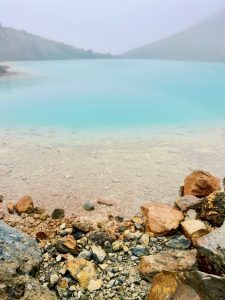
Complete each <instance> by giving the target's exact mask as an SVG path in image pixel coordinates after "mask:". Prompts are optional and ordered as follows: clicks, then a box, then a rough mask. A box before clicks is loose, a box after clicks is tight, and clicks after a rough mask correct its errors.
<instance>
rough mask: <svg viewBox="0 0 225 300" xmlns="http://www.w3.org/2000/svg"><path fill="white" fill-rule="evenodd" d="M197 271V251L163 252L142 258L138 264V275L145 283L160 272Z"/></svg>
mask: <svg viewBox="0 0 225 300" xmlns="http://www.w3.org/2000/svg"><path fill="white" fill-rule="evenodd" d="M196 269H197V250H196V249H193V250H188V251H178V250H175V251H173V252H163V253H158V254H154V255H149V256H143V257H142V258H141V261H140V264H139V273H140V275H141V277H142V278H144V279H145V280H146V281H151V280H152V278H153V277H154V276H155V275H156V274H158V273H160V272H162V271H173V272H182V271H191V270H196Z"/></svg>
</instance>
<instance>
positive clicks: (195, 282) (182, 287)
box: [147, 271, 225, 300]
mask: <svg viewBox="0 0 225 300" xmlns="http://www.w3.org/2000/svg"><path fill="white" fill-rule="evenodd" d="M224 295H225V278H224V277H219V276H214V275H210V274H205V273H202V272H198V271H193V272H182V273H172V272H162V273H161V274H158V275H156V276H155V278H154V281H153V284H152V288H151V290H150V293H149V295H148V298H147V300H190V299H191V300H222V299H224Z"/></svg>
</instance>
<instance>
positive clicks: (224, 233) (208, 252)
mask: <svg viewBox="0 0 225 300" xmlns="http://www.w3.org/2000/svg"><path fill="white" fill-rule="evenodd" d="M196 248H197V250H198V264H199V269H200V270H201V271H204V272H207V273H211V274H216V275H222V276H224V275H225V223H224V224H223V226H221V227H220V228H217V229H215V230H214V231H212V232H210V233H209V234H207V235H204V236H203V237H201V238H199V239H197V240H196Z"/></svg>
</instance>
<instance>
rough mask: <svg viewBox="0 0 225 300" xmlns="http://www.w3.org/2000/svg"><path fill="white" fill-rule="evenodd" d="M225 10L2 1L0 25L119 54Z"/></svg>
mask: <svg viewBox="0 0 225 300" xmlns="http://www.w3.org/2000/svg"><path fill="white" fill-rule="evenodd" d="M224 7H225V0H0V22H2V24H3V25H7V26H12V27H15V28H19V29H25V30H27V31H29V32H32V33H35V34H39V35H41V36H43V37H47V38H51V39H54V40H58V41H63V42H65V43H69V44H72V45H74V46H77V47H80V48H85V49H93V50H95V51H100V52H111V53H121V52H124V51H126V50H130V49H132V48H135V47H138V46H142V45H144V44H147V43H149V42H151V41H154V40H157V39H160V38H162V37H165V36H168V35H170V34H172V33H174V32H177V31H179V30H181V29H183V28H186V27H188V26H190V25H192V24H194V23H196V22H199V21H200V20H201V19H204V18H205V17H207V16H208V15H211V14H215V13H216V12H217V11H221V10H222V9H224Z"/></svg>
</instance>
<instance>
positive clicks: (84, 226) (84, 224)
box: [73, 220, 96, 233]
mask: <svg viewBox="0 0 225 300" xmlns="http://www.w3.org/2000/svg"><path fill="white" fill-rule="evenodd" d="M95 229H96V227H95V225H94V224H93V223H92V222H89V221H81V220H76V221H74V223H73V230H74V232H76V231H81V232H83V233H88V232H90V231H93V230H95Z"/></svg>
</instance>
